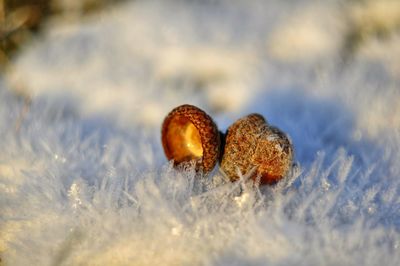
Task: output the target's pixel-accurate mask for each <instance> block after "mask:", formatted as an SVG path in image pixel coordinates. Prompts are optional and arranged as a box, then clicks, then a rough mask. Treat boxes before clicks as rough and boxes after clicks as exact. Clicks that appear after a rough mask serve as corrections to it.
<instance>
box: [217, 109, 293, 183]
mask: <svg viewBox="0 0 400 266" xmlns="http://www.w3.org/2000/svg"><path fill="white" fill-rule="evenodd" d="M292 165H293V147H292V144H291V142H290V140H289V138H288V137H287V136H286V135H285V133H283V132H282V131H281V130H279V129H278V128H276V127H272V126H270V125H268V123H267V121H266V120H265V119H264V117H263V116H262V115H260V114H251V115H248V116H246V117H243V118H241V119H239V120H237V121H236V122H235V123H233V124H232V125H231V126H230V127H229V128H228V130H227V133H226V140H225V147H224V152H223V155H222V160H221V168H222V170H223V171H224V172H225V173H226V174H227V175H228V177H229V178H230V179H231V181H236V180H238V179H239V175H238V170H239V171H240V173H241V174H246V173H250V171H251V170H253V169H254V170H253V172H252V174H251V178H252V179H254V180H256V179H257V178H260V184H261V185H272V184H275V183H277V182H278V181H279V180H281V179H282V178H284V177H285V176H286V175H287V174H288V173H289V170H290V169H291V167H292Z"/></svg>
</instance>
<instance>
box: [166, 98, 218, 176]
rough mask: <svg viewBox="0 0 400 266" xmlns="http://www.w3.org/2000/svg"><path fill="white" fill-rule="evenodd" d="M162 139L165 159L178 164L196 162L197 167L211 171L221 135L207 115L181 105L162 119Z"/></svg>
mask: <svg viewBox="0 0 400 266" xmlns="http://www.w3.org/2000/svg"><path fill="white" fill-rule="evenodd" d="M161 141H162V145H163V148H164V152H165V155H166V157H167V159H168V160H174V164H175V165H178V164H180V163H183V162H189V161H193V160H194V161H195V163H196V170H202V171H203V172H205V173H208V172H210V171H211V170H212V169H213V168H214V166H215V164H216V163H217V161H218V157H219V151H220V148H219V147H220V136H219V132H218V128H217V126H216V124H215V123H214V121H213V120H212V119H211V117H210V116H209V115H207V114H206V113H205V112H204V111H203V110H201V109H199V108H197V107H196V106H193V105H188V104H185V105H181V106H178V107H176V108H175V109H173V110H172V111H171V112H170V113H169V114H168V115H167V117H166V118H165V119H164V122H163V124H162V131H161Z"/></svg>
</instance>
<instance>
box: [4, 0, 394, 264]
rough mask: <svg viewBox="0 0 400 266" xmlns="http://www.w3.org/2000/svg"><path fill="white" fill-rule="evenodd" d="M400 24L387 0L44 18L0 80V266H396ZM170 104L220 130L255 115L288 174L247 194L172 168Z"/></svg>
mask: <svg viewBox="0 0 400 266" xmlns="http://www.w3.org/2000/svg"><path fill="white" fill-rule="evenodd" d="M399 25H400V2H399V1H396V0H393V1H391V0H383V1H313V0H302V1H279V0H276V1H272V0H271V1H261V0H260V1H257V0H253V1H245V0H231V1H228V0H226V1H223V0H221V1H200V0H198V1H196V0H192V1H189V0H175V1H172V0H165V1H162V0H160V1H133V2H127V3H124V4H122V5H120V6H115V7H113V8H110V9H108V10H105V11H103V12H102V13H101V14H97V15H94V16H92V17H87V18H85V19H84V20H80V21H76V22H71V21H64V20H63V19H62V18H59V19H56V20H54V21H51V23H49V24H48V26H47V27H46V29H45V31H44V33H43V34H42V35H40V36H38V37H37V39H36V40H35V41H34V44H30V45H29V46H27V47H26V48H25V49H24V50H23V52H22V53H21V54H20V55H19V56H18V57H17V58H16V60H15V62H14V67H13V69H12V70H11V71H10V72H9V73H7V74H6V75H4V76H2V77H0V150H1V153H0V258H1V262H0V264H1V265H2V266H3V265H400V164H399V163H400V26H399ZM16 90H17V91H18V93H15V91H16ZM21 95H25V96H21ZM27 98H30V101H27V100H26V99H27ZM183 103H191V104H195V105H197V106H199V107H201V108H202V109H204V110H205V111H207V112H208V113H209V114H210V115H212V117H213V118H214V119H215V121H216V123H217V124H218V126H219V128H220V130H222V131H224V130H226V128H227V127H228V126H229V125H230V124H231V123H233V122H234V121H235V120H236V119H238V118H240V117H241V116H243V115H246V114H248V113H253V112H259V113H261V114H263V115H264V116H265V117H266V118H267V120H268V121H269V123H271V124H273V125H276V126H278V127H280V128H281V129H282V130H284V131H285V132H287V133H288V135H289V136H290V137H291V139H292V141H293V145H294V149H295V157H296V161H297V164H298V167H297V168H296V169H295V170H294V171H293V174H292V175H291V176H289V177H288V178H287V179H286V180H284V181H283V182H281V183H279V184H278V185H277V186H275V187H261V188H260V189H254V188H252V187H251V186H249V185H248V184H247V183H246V182H245V181H244V180H242V181H241V182H238V183H230V182H227V181H226V180H225V178H224V177H223V174H222V173H221V172H220V171H219V169H218V167H217V168H216V169H215V171H214V172H213V173H212V174H211V175H210V176H207V177H199V176H195V173H194V172H193V169H181V170H176V169H173V168H172V167H171V165H170V164H169V163H168V162H167V160H166V159H165V157H164V154H163V150H162V147H161V144H160V125H161V123H162V120H163V118H164V116H165V115H166V114H167V113H168V112H169V111H170V110H171V109H172V108H173V107H175V106H177V105H180V104H183Z"/></svg>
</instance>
